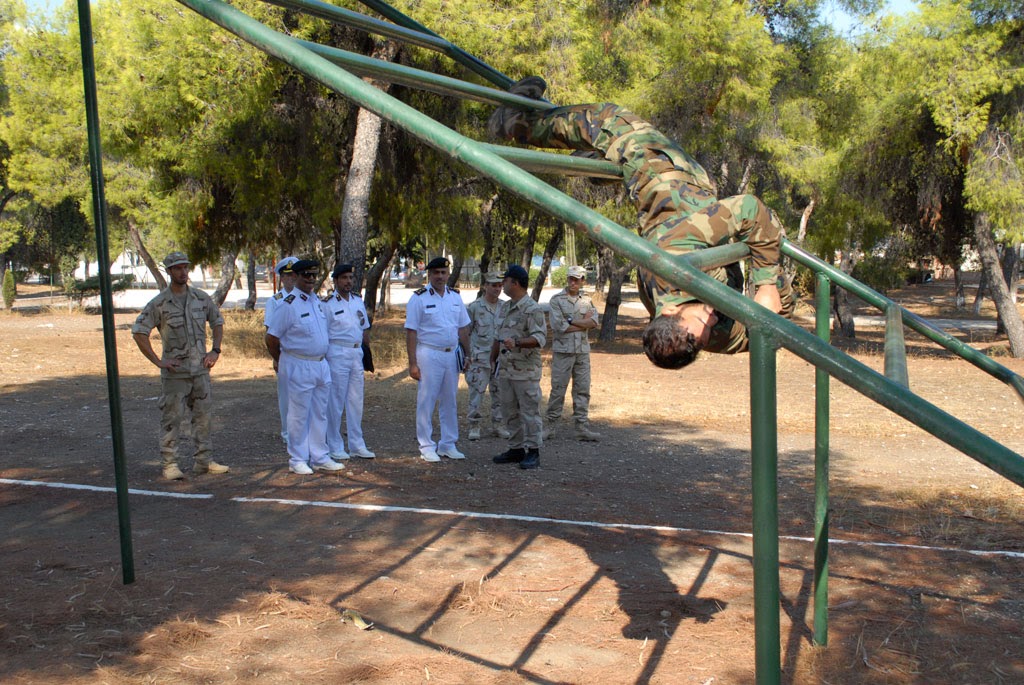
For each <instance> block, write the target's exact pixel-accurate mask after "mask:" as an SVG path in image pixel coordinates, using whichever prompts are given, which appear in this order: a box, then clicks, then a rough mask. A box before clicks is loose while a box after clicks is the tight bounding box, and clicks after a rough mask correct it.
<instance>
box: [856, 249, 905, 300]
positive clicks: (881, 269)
mask: <svg viewBox="0 0 1024 685" xmlns="http://www.w3.org/2000/svg"><path fill="white" fill-rule="evenodd" d="M909 275H910V268H909V267H908V266H907V265H906V263H904V262H902V261H901V259H900V258H897V259H887V258H886V257H879V256H876V255H868V256H866V257H864V259H862V260H861V261H859V262H857V265H856V266H855V267H854V268H853V274H852V276H853V277H854V278H856V279H857V280H858V281H860V282H861V283H863V284H865V285H867V286H868V287H869V288H873V289H874V290H877V291H878V292H880V293H886V292H888V291H889V290H892V289H893V288H900V287H902V286H903V285H904V284H905V283H906V282H907V277H908V276H909Z"/></svg>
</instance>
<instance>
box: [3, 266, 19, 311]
mask: <svg viewBox="0 0 1024 685" xmlns="http://www.w3.org/2000/svg"><path fill="white" fill-rule="evenodd" d="M3 289H4V292H3V296H4V307H6V308H7V309H10V308H11V307H13V306H14V298H15V297H16V296H17V295H18V289H17V287H16V286H15V285H14V269H8V270H7V271H5V272H4V286H3Z"/></svg>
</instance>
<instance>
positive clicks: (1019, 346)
mask: <svg viewBox="0 0 1024 685" xmlns="http://www.w3.org/2000/svg"><path fill="white" fill-rule="evenodd" d="M974 244H975V246H976V247H977V248H978V255H979V256H980V257H981V267H982V269H983V270H984V272H985V274H986V276H987V280H988V284H989V290H990V292H991V293H992V300H993V301H994V302H995V305H996V312H998V314H999V319H1000V320H1001V321H1002V322H1003V325H1004V326H1005V327H1006V337H1007V339H1008V340H1009V342H1010V354H1012V355H1013V356H1014V357H1020V356H1022V355H1024V321H1021V318H1020V312H1019V311H1017V305H1016V304H1015V303H1014V301H1013V298H1012V297H1010V291H1009V288H1007V286H1006V281H1005V280H1004V279H1003V272H1002V269H1001V268H1000V264H999V253H998V252H997V250H996V243H995V240H994V239H993V237H992V228H991V226H990V224H989V219H988V215H987V214H986V213H985V212H978V213H977V214H975V216H974Z"/></svg>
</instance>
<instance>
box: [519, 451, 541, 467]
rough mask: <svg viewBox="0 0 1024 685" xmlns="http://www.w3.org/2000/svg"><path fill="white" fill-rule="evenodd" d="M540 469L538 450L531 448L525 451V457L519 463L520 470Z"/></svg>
mask: <svg viewBox="0 0 1024 685" xmlns="http://www.w3.org/2000/svg"><path fill="white" fill-rule="evenodd" d="M539 467H540V450H539V449H537V448H536V447H531V448H530V449H528V450H527V451H526V457H525V458H523V459H522V460H521V461H520V462H519V468H521V469H536V468H539Z"/></svg>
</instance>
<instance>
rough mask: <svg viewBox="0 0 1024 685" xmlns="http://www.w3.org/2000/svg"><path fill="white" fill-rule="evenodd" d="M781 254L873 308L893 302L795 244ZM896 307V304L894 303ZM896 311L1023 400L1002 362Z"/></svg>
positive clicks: (1023, 385)
mask: <svg viewBox="0 0 1024 685" xmlns="http://www.w3.org/2000/svg"><path fill="white" fill-rule="evenodd" d="M782 252H783V254H785V255H787V256H789V257H792V258H793V259H795V260H796V261H798V262H800V263H801V264H803V265H804V266H806V267H808V268H809V269H811V270H813V271H815V272H817V273H824V274H826V275H827V276H828V277H829V278H830V279H831V280H832V282H833V283H834V284H836V285H838V286H840V287H842V288H845V289H846V290H848V291H850V292H851V293H853V294H854V295H856V296H857V297H859V298H861V299H862V300H864V301H865V302H867V303H868V304H870V305H873V306H875V307H877V308H878V309H879V310H881V311H883V312H884V311H886V310H887V309H888V308H889V306H890V305H893V304H896V303H895V302H893V301H892V300H890V299H889V298H887V297H885V296H884V295H882V294H881V293H878V292H876V291H874V290H872V289H871V288H869V287H867V286H866V285H864V284H863V283H860V282H859V281H856V280H854V279H853V278H852V277H850V276H849V274H845V273H843V272H842V271H840V270H839V269H837V268H835V267H834V266H832V265H831V264H828V263H826V262H823V261H822V260H820V259H818V258H817V257H815V256H814V255H812V254H810V253H809V252H807V251H806V250H804V249H803V248H801V247H799V246H797V245H796V244H794V243H791V242H789V241H788V240H784V241H783V243H782ZM897 306H899V305H897ZM900 313H901V315H902V318H903V323H904V324H906V325H907V326H909V327H910V328H911V329H912V330H914V331H917V332H918V333H920V334H921V335H923V336H925V337H926V338H928V339H929V340H931V341H932V342H935V343H937V344H939V345H941V346H942V347H944V348H946V349H947V350H949V351H950V352H953V353H954V354H957V355H959V356H961V357H963V358H964V359H966V360H967V361H969V362H970V363H972V364H974V365H975V366H977V367H978V368H979V369H981V370H982V371H985V372H986V373H988V374H989V375H990V376H993V377H995V378H998V379H999V380H1001V381H1002V382H1004V383H1007V384H1009V385H1010V386H1011V387H1012V388H1013V389H1014V390H1016V391H1017V394H1018V395H1020V397H1021V399H1024V379H1022V378H1021V377H1020V376H1018V375H1017V374H1015V373H1014V372H1013V371H1011V370H1010V369H1008V368H1006V367H1005V366H1003V365H1002V364H999V363H998V362H995V361H993V360H992V359H991V358H989V357H986V356H985V355H984V354H982V353H981V352H979V351H978V350H976V349H974V348H973V347H971V346H970V345H965V344H964V343H962V342H960V341H959V340H957V339H956V338H954V337H953V336H951V335H949V334H948V333H946V332H945V331H942V330H939V329H938V328H936V327H935V326H933V325H932V324H930V323H929V322H928V321H926V320H925V319H922V318H921V317H919V316H917V315H916V314H913V313H912V312H908V311H907V310H905V309H903V308H902V307H901V308H900Z"/></svg>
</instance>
